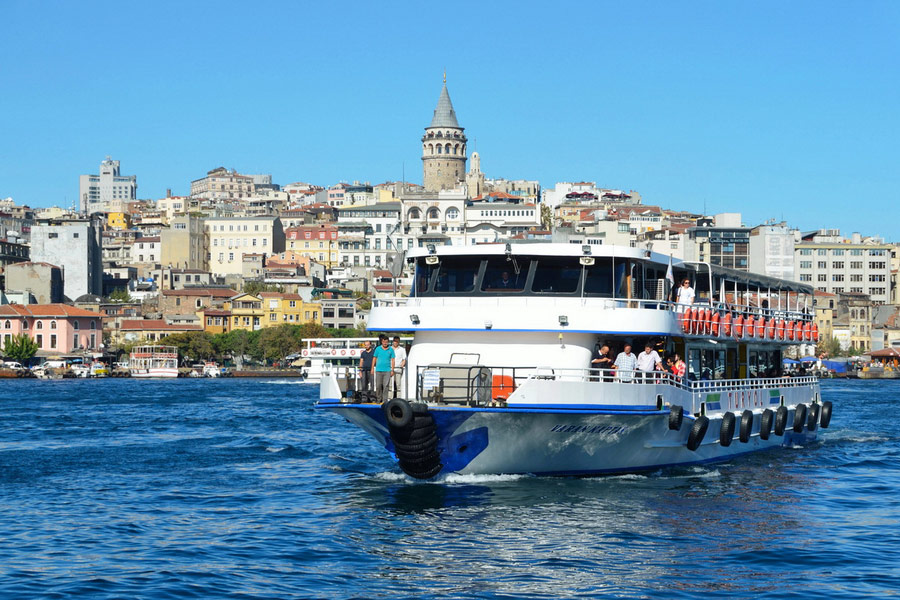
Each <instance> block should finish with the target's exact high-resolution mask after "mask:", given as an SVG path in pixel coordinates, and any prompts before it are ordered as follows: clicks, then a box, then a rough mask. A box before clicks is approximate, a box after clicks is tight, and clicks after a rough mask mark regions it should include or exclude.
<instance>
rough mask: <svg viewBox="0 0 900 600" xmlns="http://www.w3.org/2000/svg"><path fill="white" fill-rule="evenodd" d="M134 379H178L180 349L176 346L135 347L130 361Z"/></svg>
mask: <svg viewBox="0 0 900 600" xmlns="http://www.w3.org/2000/svg"><path fill="white" fill-rule="evenodd" d="M128 370H129V371H130V372H131V376H132V377H142V378H150V377H164V378H170V377H178V348H176V347H175V346H135V347H134V348H133V349H132V350H131V354H130V355H129V359H128Z"/></svg>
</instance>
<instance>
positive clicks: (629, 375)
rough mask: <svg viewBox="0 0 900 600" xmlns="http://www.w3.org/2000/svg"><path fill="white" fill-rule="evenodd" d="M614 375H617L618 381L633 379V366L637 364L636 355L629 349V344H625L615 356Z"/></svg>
mask: <svg viewBox="0 0 900 600" xmlns="http://www.w3.org/2000/svg"><path fill="white" fill-rule="evenodd" d="M615 365H616V369H618V370H617V371H616V375H618V376H619V381H626V382H630V381H632V380H634V368H635V366H637V357H636V356H635V355H634V353H633V352H632V351H631V344H625V348H623V349H622V351H621V352H619V355H618V356H617V357H616V362H615Z"/></svg>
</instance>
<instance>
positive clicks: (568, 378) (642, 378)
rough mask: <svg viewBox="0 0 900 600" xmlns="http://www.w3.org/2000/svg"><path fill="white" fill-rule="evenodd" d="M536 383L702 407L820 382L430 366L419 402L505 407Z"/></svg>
mask: <svg viewBox="0 0 900 600" xmlns="http://www.w3.org/2000/svg"><path fill="white" fill-rule="evenodd" d="M530 381H558V382H576V383H586V384H589V385H597V386H603V385H609V384H629V385H645V386H649V385H652V386H668V387H671V388H675V389H678V390H682V391H684V392H686V393H688V394H691V396H692V403H693V404H696V405H697V406H699V403H700V402H702V400H703V397H705V395H706V394H708V393H715V392H730V391H742V390H745V391H746V390H762V389H778V388H792V387H793V388H795V387H806V386H812V385H815V384H816V383H818V378H816V377H812V376H802V377H787V376H785V377H766V378H754V379H713V380H700V381H695V380H691V379H688V378H685V377H680V376H678V375H674V374H672V373H669V372H667V371H640V370H625V369H569V368H565V369H559V368H554V367H506V366H490V365H452V364H451V365H428V366H419V367H418V368H417V373H416V396H415V397H416V400H417V401H419V402H434V403H439V404H460V405H466V406H488V405H492V404H498V403H499V404H501V405H502V404H505V403H506V401H507V399H508V398H509V397H510V396H511V395H512V393H513V392H514V391H515V390H516V389H518V388H519V387H521V386H522V385H525V384H527V383H528V382H530ZM601 389H602V388H601ZM560 403H561V404H564V403H565V402H564V401H560Z"/></svg>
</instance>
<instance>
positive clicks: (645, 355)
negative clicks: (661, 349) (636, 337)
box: [637, 342, 662, 378]
mask: <svg viewBox="0 0 900 600" xmlns="http://www.w3.org/2000/svg"><path fill="white" fill-rule="evenodd" d="M637 369H638V371H642V372H643V373H644V378H649V377H650V376H649V375H647V373H651V372H653V371H655V370H656V369H662V359H660V358H659V354H658V353H657V352H656V350H654V349H653V346H652V345H651V344H650V342H647V343H646V344H645V345H644V351H643V352H641V353H640V354H638V357H637Z"/></svg>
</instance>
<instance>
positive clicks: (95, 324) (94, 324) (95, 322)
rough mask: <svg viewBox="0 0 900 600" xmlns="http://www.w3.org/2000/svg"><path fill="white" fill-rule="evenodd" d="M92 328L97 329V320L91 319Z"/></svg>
mask: <svg viewBox="0 0 900 600" xmlns="http://www.w3.org/2000/svg"><path fill="white" fill-rule="evenodd" d="M91 329H97V321H91Z"/></svg>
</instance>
